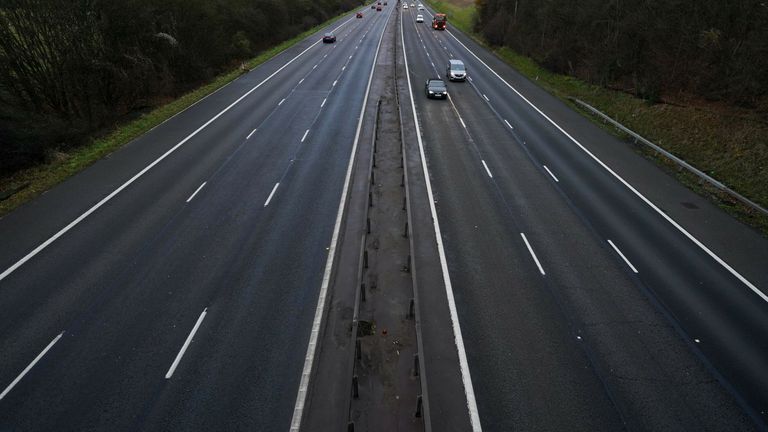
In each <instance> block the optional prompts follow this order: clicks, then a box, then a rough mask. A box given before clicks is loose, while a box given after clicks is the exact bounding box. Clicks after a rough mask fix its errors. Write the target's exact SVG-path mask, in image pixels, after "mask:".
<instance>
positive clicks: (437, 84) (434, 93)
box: [424, 78, 448, 99]
mask: <svg viewBox="0 0 768 432" xmlns="http://www.w3.org/2000/svg"><path fill="white" fill-rule="evenodd" d="M424 93H425V94H426V95H427V97H428V98H439V99H446V98H448V88H447V87H446V86H445V82H443V80H441V79H439V78H432V79H428V80H427V83H426V84H425V85H424Z"/></svg>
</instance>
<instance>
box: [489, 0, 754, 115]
mask: <svg viewBox="0 0 768 432" xmlns="http://www.w3.org/2000/svg"><path fill="white" fill-rule="evenodd" d="M476 4H477V10H478V20H477V23H476V25H477V27H476V30H477V31H478V32H480V33H481V34H482V35H483V36H484V37H485V38H486V39H487V40H488V41H489V42H490V43H491V44H494V45H505V46H508V47H510V48H512V49H514V50H515V51H517V52H519V53H521V54H524V55H526V56H529V57H532V58H534V59H535V60H537V61H538V62H539V63H540V64H542V65H544V66H545V67H547V68H548V69H550V70H552V71H555V72H558V73H565V74H570V75H573V76H576V77H579V78H581V79H584V80H587V81H589V82H592V83H597V84H601V85H605V86H612V87H618V88H620V89H622V90H626V91H630V92H632V93H634V94H636V95H638V96H641V97H644V98H647V99H650V100H657V99H658V98H659V97H660V96H662V95H670V94H673V93H676V92H684V93H686V94H688V95H693V96H695V97H703V98H706V99H712V100H723V101H726V102H729V103H736V104H739V105H743V106H747V107H754V108H759V109H761V110H762V111H763V112H766V111H768V106H767V105H766V99H767V98H766V96H767V93H766V92H767V91H768V2H765V1H764V0H663V1H662V0H655V1H654V0H579V1H574V0H476Z"/></svg>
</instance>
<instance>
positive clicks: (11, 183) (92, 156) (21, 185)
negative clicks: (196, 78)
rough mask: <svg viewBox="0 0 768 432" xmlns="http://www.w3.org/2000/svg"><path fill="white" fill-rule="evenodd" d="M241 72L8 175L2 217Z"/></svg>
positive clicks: (264, 56)
mask: <svg viewBox="0 0 768 432" xmlns="http://www.w3.org/2000/svg"><path fill="white" fill-rule="evenodd" d="M349 13H350V12H344V13H342V14H339V15H337V16H335V17H333V18H331V19H329V20H327V21H326V22H324V23H322V24H318V25H317V26H315V27H313V28H311V29H309V30H307V31H305V32H303V33H301V34H299V35H297V36H295V37H293V38H291V39H289V40H286V41H285V42H282V43H281V44H279V45H277V46H275V47H273V48H270V49H269V50H267V51H264V52H262V53H261V54H259V55H258V56H256V57H254V58H252V59H250V60H248V61H247V62H245V65H246V67H247V68H248V69H253V68H255V67H256V66H258V65H260V64H262V63H264V62H266V61H267V60H269V59H271V58H272V57H275V56H276V55H278V54H280V53H281V52H283V51H285V50H286V49H288V48H290V47H292V46H293V45H295V44H297V43H299V42H301V41H302V40H304V39H305V38H307V37H308V36H310V35H312V34H313V33H315V32H317V31H319V30H320V29H322V28H323V27H325V26H327V25H329V24H330V23H332V22H334V21H336V20H338V19H339V18H341V17H343V16H346V15H348V14H349ZM241 75H242V71H241V70H240V69H239V68H238V69H235V70H231V71H229V72H225V73H222V74H221V75H219V76H217V77H216V78H214V79H213V80H212V81H210V82H209V83H207V84H204V85H202V86H201V87H198V88H197V89H195V90H192V91H190V92H189V93H187V94H185V95H183V96H181V97H179V98H177V99H175V100H173V101H171V102H169V103H167V104H164V105H162V106H159V107H157V108H155V109H153V110H152V111H150V112H148V113H146V114H142V115H141V116H140V117H139V118H137V119H135V120H132V121H130V122H128V123H126V124H124V125H120V126H118V127H117V128H116V129H115V130H114V131H112V132H110V133H108V134H106V135H105V136H102V137H98V138H95V139H93V140H92V141H91V142H89V143H86V144H84V145H82V146H80V147H78V148H76V149H73V150H72V151H71V152H69V153H66V154H63V153H61V154H59V155H58V156H57V157H55V158H54V160H52V161H51V162H48V163H44V164H40V165H37V166H34V167H31V168H27V169H24V170H21V171H18V172H16V173H14V174H12V175H10V176H9V177H5V178H2V179H0V194H3V192H5V193H6V194H10V196H9V197H7V198H5V199H2V198H4V197H2V196H0V217H2V216H4V215H6V214H8V213H10V212H11V211H12V210H13V209H15V208H17V207H19V206H20V205H22V204H24V203H26V202H28V201H30V200H32V199H34V198H35V197H37V196H38V195H40V194H42V193H43V192H45V191H47V190H49V189H50V188H52V187H54V186H56V185H57V184H59V183H61V182H63V181H64V180H66V179H67V178H69V177H71V176H72V175H74V174H77V173H78V172H80V171H82V170H83V169H85V168H87V167H88V166H90V165H92V164H93V163H95V162H96V161H98V160H99V159H101V158H102V157H104V156H106V155H108V154H110V153H112V152H114V151H115V150H117V149H118V148H120V147H122V146H123V145H125V144H127V143H129V142H131V141H132V140H134V139H136V138H137V137H139V136H141V135H143V134H144V133H146V132H148V131H149V130H150V129H152V128H154V127H155V126H157V125H159V124H160V123H162V122H164V121H166V120H168V119H169V118H171V117H173V116H174V115H176V114H178V113H180V112H181V111H184V110H185V109H186V108H188V107H190V106H191V105H193V104H194V103H196V102H198V101H199V100H201V99H202V98H204V97H206V96H208V95H209V94H211V93H213V92H215V91H216V90H218V89H220V88H221V87H224V86H225V85H227V84H229V83H231V82H232V81H234V80H235V79H237V78H238V77H240V76H241Z"/></svg>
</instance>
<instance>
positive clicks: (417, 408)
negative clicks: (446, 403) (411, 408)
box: [415, 395, 423, 417]
mask: <svg viewBox="0 0 768 432" xmlns="http://www.w3.org/2000/svg"><path fill="white" fill-rule="evenodd" d="M422 404H423V402H422V401H421V395H419V397H418V398H417V399H416V414H415V416H416V417H421V406H422Z"/></svg>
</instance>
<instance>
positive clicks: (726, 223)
mask: <svg viewBox="0 0 768 432" xmlns="http://www.w3.org/2000/svg"><path fill="white" fill-rule="evenodd" d="M431 13H432V12H429V13H428V16H430V17H431ZM437 33H440V34H444V36H442V37H440V34H438V35H436V36H438V37H440V38H441V40H442V41H443V43H444V46H446V47H447V48H448V51H447V52H449V53H451V54H455V55H456V56H457V58H460V59H461V60H463V61H465V62H466V63H468V64H469V65H470V68H469V75H470V77H473V79H474V78H475V76H474V75H475V72H478V71H482V76H480V77H479V78H481V79H484V80H485V79H486V78H487V80H486V83H487V84H488V85H487V86H485V85H484V86H483V87H482V88H484V89H490V90H489V91H488V92H487V94H488V96H489V97H493V96H492V95H500V99H502V100H503V101H504V102H508V103H511V104H512V109H511V110H509V111H508V115H509V116H514V115H515V113H526V114H533V115H534V117H535V118H534V120H536V121H538V122H541V123H542V124H543V127H545V128H548V129H551V128H552V125H551V123H549V122H548V121H546V119H543V117H541V115H539V114H537V113H535V112H531V108H530V106H529V105H528V104H527V103H525V101H522V100H521V99H520V98H519V96H517V95H516V94H515V93H514V92H512V91H511V90H510V89H509V87H507V85H506V84H504V83H503V82H502V81H501V80H500V79H499V78H498V77H496V76H495V75H493V74H492V73H491V72H489V71H488V70H487V69H486V67H485V66H484V65H483V64H482V63H480V62H479V61H477V60H476V59H475V58H474V56H473V55H472V54H470V53H468V52H467V51H466V48H464V47H463V46H461V45H460V44H459V43H458V42H457V41H456V39H454V36H455V37H456V38H458V39H459V40H460V41H461V43H463V44H464V45H465V46H467V47H469V49H471V50H472V52H474V53H475V54H476V55H478V56H479V57H480V58H481V59H482V60H483V61H484V62H485V63H486V64H488V65H489V66H490V67H492V68H493V70H494V71H495V72H496V73H498V74H499V75H500V76H502V77H503V78H504V79H505V80H506V81H507V82H509V83H510V84H511V85H512V86H514V87H515V88H516V89H517V90H518V91H519V92H520V93H522V94H523V95H524V96H525V97H526V98H527V99H528V100H530V101H531V102H532V103H533V104H534V105H535V106H536V107H538V108H539V109H541V110H542V111H543V112H544V113H545V114H546V115H547V116H549V117H550V118H551V119H552V120H553V121H554V122H555V123H557V124H558V125H559V126H560V127H562V128H563V129H564V130H565V131H567V132H568V133H569V134H570V135H571V136H573V137H574V138H575V139H576V140H578V141H579V142H580V143H581V144H582V145H583V146H584V147H585V148H587V149H588V150H589V151H591V152H593V153H594V154H595V155H596V156H597V157H598V158H600V159H601V160H602V161H604V162H605V163H606V164H607V165H608V166H610V167H612V168H614V169H615V170H616V171H617V172H619V173H620V174H621V176H622V177H623V178H624V179H626V180H627V181H629V183H630V184H632V185H633V186H634V187H636V188H637V189H638V190H640V191H641V192H642V193H643V194H644V195H645V196H646V197H648V198H649V199H650V200H651V201H652V202H654V203H656V204H657V205H658V206H659V207H660V208H662V209H663V210H664V212H665V213H667V214H669V215H670V216H671V217H672V218H673V219H675V220H676V221H677V222H678V223H680V224H681V225H683V226H684V227H685V229H686V230H688V231H689V232H690V233H692V234H693V235H694V236H695V237H696V238H698V239H699V240H701V241H702V242H703V243H704V244H705V245H707V247H709V248H710V249H711V250H713V251H714V252H715V253H716V254H717V255H718V256H720V257H721V258H723V259H725V261H726V262H728V263H729V264H731V265H732V266H733V267H735V268H736V269H737V270H738V271H739V272H740V273H742V274H743V275H744V276H746V277H747V279H748V280H750V281H751V282H752V283H753V284H755V285H756V286H757V287H762V288H761V289H762V290H763V292H765V287H766V286H768V271H765V265H764V260H762V259H761V258H762V257H764V256H766V255H768V239H766V238H765V237H764V236H762V235H760V234H759V233H757V232H756V231H755V230H754V229H752V228H750V227H747V226H745V225H744V224H742V223H741V222H739V221H737V220H735V219H734V218H733V217H732V216H730V215H728V214H727V213H725V212H723V211H722V210H721V209H720V208H718V207H717V206H716V205H714V204H712V203H711V202H709V200H707V199H705V198H702V197H700V196H699V195H697V194H695V193H694V192H692V191H690V190H689V189H688V188H686V187H685V186H683V185H682V184H680V182H679V181H677V180H675V179H673V178H671V177H670V176H669V175H668V174H666V173H665V172H663V171H662V170H661V169H659V167H658V166H657V165H655V164H654V163H653V162H651V161H649V160H646V159H645V158H642V157H638V155H637V153H636V152H635V151H634V150H633V148H632V147H631V146H629V145H627V144H626V143H624V142H622V141H619V140H617V139H616V138H615V137H613V136H612V135H610V134H608V133H606V132H604V131H603V130H601V129H600V128H598V127H596V126H595V125H594V124H592V123H591V122H590V121H589V120H588V119H586V118H584V116H583V115H582V114H579V113H578V112H576V111H574V110H573V109H572V108H570V107H569V106H567V105H565V104H564V103H563V102H562V101H560V100H559V99H557V98H555V97H554V96H552V95H551V94H549V93H547V92H546V91H545V90H543V89H542V88H540V87H539V86H538V85H536V83H535V82H532V81H530V80H528V79H527V78H526V77H523V76H522V75H520V74H519V73H518V72H517V71H515V70H514V69H512V68H511V67H510V66H509V65H507V64H506V63H504V62H503V61H502V60H500V59H499V58H497V57H496V56H495V55H494V54H492V53H489V52H488V51H487V50H485V49H484V48H482V47H479V46H478V45H477V43H476V42H474V41H473V40H471V39H470V38H468V37H466V36H465V35H463V34H462V33H461V32H460V31H457V30H455V29H451V30H448V31H446V32H437ZM476 84H477V85H478V86H480V83H479V82H476ZM528 121H531V119H530V118H522V119H520V121H519V122H515V121H513V120H512V118H509V122H510V123H511V124H512V125H513V126H514V127H517V126H519V125H522V124H523V123H525V122H528ZM570 145H572V146H573V145H575V144H574V143H570ZM692 207H694V208H692ZM734 245H739V247H734Z"/></svg>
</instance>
